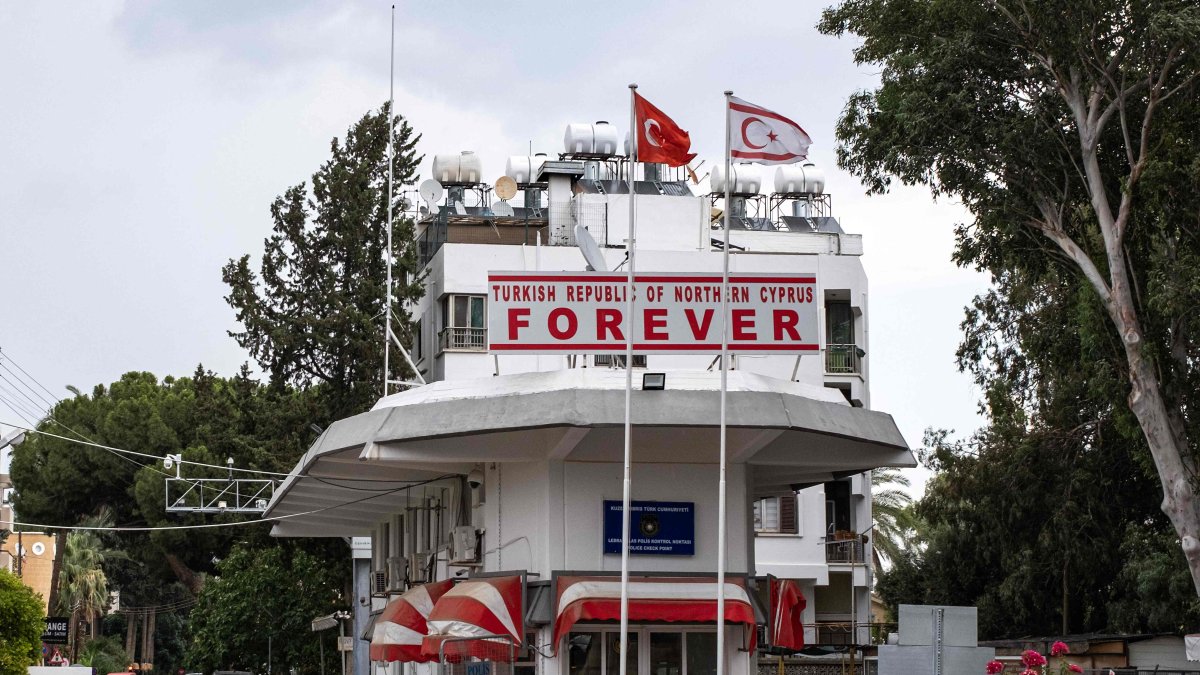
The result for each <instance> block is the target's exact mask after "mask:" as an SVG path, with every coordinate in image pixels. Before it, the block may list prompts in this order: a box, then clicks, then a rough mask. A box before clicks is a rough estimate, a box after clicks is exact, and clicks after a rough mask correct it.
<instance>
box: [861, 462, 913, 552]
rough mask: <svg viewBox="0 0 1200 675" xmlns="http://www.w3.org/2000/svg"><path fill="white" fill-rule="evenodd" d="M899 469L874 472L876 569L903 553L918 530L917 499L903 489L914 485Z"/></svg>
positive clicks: (872, 498) (873, 516) (873, 499)
mask: <svg viewBox="0 0 1200 675" xmlns="http://www.w3.org/2000/svg"><path fill="white" fill-rule="evenodd" d="M911 485H912V483H910V482H909V480H908V479H907V478H905V477H904V475H903V474H901V473H900V470H899V469H887V468H885V469H875V470H873V471H872V472H871V517H872V520H873V521H874V525H875V537H874V544H875V545H874V547H873V550H874V552H873V554H872V555H873V556H874V558H875V568H876V569H879V568H880V567H881V566H882V563H883V561H885V560H886V561H887V562H889V563H890V562H891V561H893V560H895V559H896V558H897V556H899V555H900V551H901V550H903V549H904V548H905V547H906V546H907V545H908V542H909V541H911V539H912V538H913V534H914V533H915V531H916V530H917V518H916V514H914V513H913V508H912V506H913V500H912V497H911V496H909V494H908V493H907V492H905V491H904V490H903V489H901V488H907V487H910V486H911Z"/></svg>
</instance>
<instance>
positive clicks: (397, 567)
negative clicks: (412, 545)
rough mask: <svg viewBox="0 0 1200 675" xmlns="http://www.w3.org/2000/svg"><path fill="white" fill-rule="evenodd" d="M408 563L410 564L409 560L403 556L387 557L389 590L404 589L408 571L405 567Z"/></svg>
mask: <svg viewBox="0 0 1200 675" xmlns="http://www.w3.org/2000/svg"><path fill="white" fill-rule="evenodd" d="M407 565H408V561H407V560H405V559H404V558H401V557H398V556H394V557H391V558H388V559H387V569H388V583H387V589H388V590H389V591H403V590H404V578H405V572H406V571H407V570H406V569H405V567H406V566H407Z"/></svg>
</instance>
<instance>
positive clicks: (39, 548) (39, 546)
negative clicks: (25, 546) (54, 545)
mask: <svg viewBox="0 0 1200 675" xmlns="http://www.w3.org/2000/svg"><path fill="white" fill-rule="evenodd" d="M30 548H32V549H33V554H34V555H42V554H43V553H45V552H46V545H45V544H43V543H42V542H40V541H36V542H34V543H33V546H31V547H30Z"/></svg>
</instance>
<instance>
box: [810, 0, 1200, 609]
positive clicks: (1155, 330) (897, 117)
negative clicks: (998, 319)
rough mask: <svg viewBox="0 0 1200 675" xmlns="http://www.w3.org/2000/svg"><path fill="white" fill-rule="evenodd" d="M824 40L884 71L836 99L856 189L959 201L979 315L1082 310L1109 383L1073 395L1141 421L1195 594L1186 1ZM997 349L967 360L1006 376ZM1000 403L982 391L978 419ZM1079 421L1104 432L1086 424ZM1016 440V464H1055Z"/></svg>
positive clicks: (1039, 11)
mask: <svg viewBox="0 0 1200 675" xmlns="http://www.w3.org/2000/svg"><path fill="white" fill-rule="evenodd" d="M820 28H821V30H823V31H824V32H826V33H830V34H843V33H852V34H854V35H857V36H859V37H860V38H861V39H862V42H861V44H860V46H859V47H858V48H857V49H856V51H855V58H856V60H857V61H858V62H859V63H863V64H871V65H872V66H875V67H878V68H880V69H881V81H880V85H879V87H878V88H876V89H874V90H873V91H864V92H860V93H858V94H856V95H854V96H853V97H852V98H851V99H850V101H849V103H848V104H847V107H846V111H845V113H844V115H843V117H842V119H841V121H840V123H839V125H838V136H839V138H840V139H841V140H842V142H843V145H842V147H840V148H839V151H838V153H839V154H838V160H839V164H840V165H841V166H843V167H845V168H848V169H850V170H851V171H853V172H855V173H857V174H858V175H860V176H861V177H862V178H863V180H864V181H865V183H866V185H867V187H868V189H869V190H871V191H875V192H881V191H885V190H886V189H887V187H888V185H889V183H890V181H891V180H893V179H899V180H901V181H903V182H905V183H909V184H925V185H928V186H930V187H931V188H932V189H933V191H934V192H935V194H945V195H950V196H952V197H954V198H956V199H958V200H960V201H961V202H962V203H963V204H964V206H965V207H966V208H967V209H968V210H969V211H970V213H971V216H972V220H971V222H969V223H967V224H966V225H963V226H961V227H960V228H959V229H958V232H957V237H958V246H957V251H956V260H957V261H958V262H959V263H960V264H964V265H974V266H976V267H977V268H979V269H984V270H988V271H990V272H992V274H993V275H994V276H995V277H996V279H997V289H996V291H995V293H994V294H992V295H990V296H987V297H984V298H981V299H980V301H979V303H977V305H981V307H978V309H980V311H986V310H987V309H988V307H987V305H993V306H997V307H999V306H1004V307H1007V308H1010V309H1011V310H1012V311H1011V312H1009V316H1010V317H1015V316H1017V315H1018V314H1020V313H1021V312H1024V311H1027V310H1028V309H1031V308H1032V309H1034V310H1037V309H1038V308H1040V307H1041V306H1042V298H1040V297H1039V294H1041V293H1043V292H1045V289H1047V288H1056V287H1062V288H1063V290H1062V292H1061V293H1060V294H1059V295H1058V296H1057V297H1055V298H1053V299H1052V300H1051V301H1052V302H1069V303H1074V304H1073V305H1072V306H1085V307H1087V308H1089V309H1090V315H1089V316H1088V317H1087V318H1088V319H1089V320H1090V323H1087V324H1080V325H1079V326H1078V327H1077V326H1075V325H1072V324H1071V323H1064V322H1058V323H1056V324H1055V326H1056V328H1057V330H1060V331H1061V330H1068V331H1074V330H1080V331H1082V332H1083V335H1082V336H1081V337H1082V338H1083V339H1084V340H1085V341H1086V342H1087V343H1094V344H1095V345H1097V346H1102V347H1105V349H1104V350H1102V351H1104V357H1107V358H1106V360H1105V361H1104V364H1105V365H1107V366H1110V367H1111V369H1110V370H1108V372H1107V373H1106V375H1107V377H1106V378H1104V379H1101V380H1098V381H1097V382H1095V383H1091V382H1086V383H1083V386H1084V388H1085V389H1087V390H1088V392H1087V393H1085V394H1084V395H1085V397H1087V398H1089V399H1092V400H1094V401H1097V402H1103V403H1105V404H1112V403H1113V399H1112V398H1111V393H1112V392H1113V388H1114V387H1115V388H1117V389H1119V390H1120V391H1121V392H1122V393H1123V394H1125V395H1126V399H1125V401H1124V405H1122V407H1124V408H1126V410H1127V411H1129V412H1130V413H1132V416H1131V417H1126V416H1125V415H1124V414H1123V413H1122V412H1118V411H1111V414H1110V415H1109V416H1108V421H1109V423H1110V424H1112V425H1115V426H1114V427H1107V429H1109V430H1123V429H1124V427H1125V425H1127V424H1128V423H1130V422H1134V423H1136V428H1137V429H1138V430H1139V432H1140V434H1141V435H1142V436H1143V437H1144V441H1145V445H1144V447H1145V448H1146V449H1147V450H1148V452H1147V453H1145V455H1144V457H1145V458H1146V459H1148V460H1149V463H1151V464H1152V465H1153V467H1154V474H1155V475H1156V476H1157V478H1158V480H1159V481H1160V484H1161V486H1162V494H1163V502H1162V509H1163V511H1164V513H1166V515H1167V516H1168V518H1169V519H1170V522H1171V524H1172V526H1173V528H1174V531H1175V534H1176V536H1177V538H1178V540H1179V542H1180V544H1181V549H1182V550H1183V551H1184V554H1185V556H1186V558H1187V560H1188V562H1189V565H1190V568H1191V574H1192V579H1193V585H1194V590H1198V591H1200V502H1197V500H1196V487H1197V484H1196V469H1197V448H1196V439H1197V437H1198V434H1200V429H1198V428H1197V427H1198V425H1200V419H1198V417H1197V416H1196V414H1195V410H1196V405H1197V400H1196V399H1197V396H1198V395H1200V394H1198V393H1197V392H1200V342H1198V341H1200V312H1196V311H1195V308H1196V306H1197V305H1200V284H1198V282H1197V280H1196V275H1195V274H1194V270H1195V269H1196V265H1197V263H1200V231H1198V228H1197V227H1196V223H1197V218H1198V214H1200V190H1197V189H1196V187H1197V185H1198V184H1200V161H1197V157H1198V156H1200V134H1197V133H1196V132H1197V127H1196V124H1197V120H1198V119H1200V96H1197V95H1196V88H1197V78H1198V75H1200V48H1198V47H1200V6H1198V5H1197V4H1196V3H1195V2H1191V1H1190V0H1147V1H1145V2H1129V1H1128V0H1088V1H1085V2H1077V1H1075V0H991V1H989V2H975V1H974V0H946V1H943V2H927V1H924V0H846V1H844V2H842V3H841V4H839V5H838V6H836V7H834V8H831V9H829V10H827V11H826V13H825V14H824V16H823V19H822V22H821V25H820ZM1048 300H1049V299H1048ZM996 326H997V327H998V328H1000V329H1001V330H1004V329H1006V328H1008V326H1007V325H1006V324H996ZM1006 337H1008V336H1006V335H1002V338H1006ZM1031 339H1032V340H1036V339H1037V338H1036V336H1031ZM1009 344H1010V343H1006V341H1005V339H997V340H994V341H992V342H987V341H985V342H983V343H981V347H980V349H981V351H977V352H976V354H975V355H976V356H978V357H979V358H981V359H985V360H991V359H997V360H995V361H993V362H992V367H993V368H995V369H997V372H1002V371H1003V369H1004V368H1007V367H1008V366H1009V365H1012V364H1014V363H1016V364H1018V365H1019V361H1020V359H1022V358H1023V356H1022V355H1021V351H1022V348H1023V347H1024V345H1021V346H1020V347H1018V348H1017V349H1015V350H1013V349H1010V348H1009V346H1008V345H1009ZM1008 357H1012V359H1014V360H1011V361H1006V360H1005V359H1006V358H1008ZM1024 376H1025V377H1027V380H1026V381H1025V382H1023V383H1022V382H1016V383H1015V384H1016V385H1018V386H1019V387H1025V388H1027V389H1028V388H1033V389H1036V388H1038V387H1039V386H1043V385H1042V384H1041V382H1042V381H1043V379H1044V378H1043V376H1042V374H1041V373H1040V372H1039V371H1038V370H1036V369H1031V370H1026V371H1025V374H1024ZM1095 390H1099V391H1095ZM1006 393H1007V392H1005V391H1003V390H998V391H995V392H989V404H992V405H996V404H999V403H1001V401H1000V399H1002V398H1003V397H1004V396H1005V395H1006ZM1015 393H1017V394H1019V393H1020V392H1019V391H1016V392H1015ZM1015 403H1018V404H1019V403H1020V400H1019V397H1018V399H1017V400H1016V401H1015ZM1005 405H1009V404H1005ZM1089 412H1091V411H1089ZM1004 415H1006V416H1007V415H1008V413H1007V412H1005V413H1004ZM1011 417H1012V419H1013V422H1014V423H1025V424H1036V420H1035V419H1033V418H1026V419H1025V420H1022V419H1021V418H1019V417H1016V416H1011ZM1078 423H1079V424H1084V425H1085V426H1084V427H1083V429H1082V430H1079V431H1081V432H1082V433H1086V434H1093V435H1094V434H1096V433H1098V430H1101V429H1105V428H1106V427H1104V423H1103V422H1098V421H1097V416H1096V415H1094V414H1090V415H1089V417H1088V418H1086V419H1080V420H1079V421H1078ZM1046 428H1051V427H1049V426H1047V427H1046ZM1056 428H1057V429H1059V430H1060V431H1066V430H1071V429H1074V427H1072V426H1062V427H1056ZM1026 431H1028V432H1030V433H1031V435H1030V436H1029V438H1028V439H1027V440H1028V441H1029V442H1030V443H1032V445H1028V446H1027V447H1029V449H1030V451H1031V452H1036V453H1043V452H1051V453H1052V452H1055V447H1056V446H1055V445H1054V444H1055V441H1054V440H1053V439H1052V438H1050V437H1049V436H1047V435H1046V434H1045V433H1043V432H1041V431H1039V430H1038V429H1036V428H1034V429H1027V430H1026ZM1076 435H1079V434H1078V433H1077V434H1076ZM1110 436H1111V433H1110ZM1045 443H1051V446H1052V447H1050V448H1046V447H1044V444H1045ZM1039 446H1042V447H1039ZM1058 450H1059V451H1063V449H1062V448H1058ZM1067 454H1068V455H1070V453H1067ZM1130 456H1132V455H1130ZM1039 459H1042V458H1039ZM1050 459H1053V460H1054V461H1055V462H1058V460H1059V458H1050ZM1138 461H1140V460H1138ZM1073 466H1074V465H1073V464H1068V465H1066V466H1065V467H1064V469H1071V468H1072V467H1073Z"/></svg>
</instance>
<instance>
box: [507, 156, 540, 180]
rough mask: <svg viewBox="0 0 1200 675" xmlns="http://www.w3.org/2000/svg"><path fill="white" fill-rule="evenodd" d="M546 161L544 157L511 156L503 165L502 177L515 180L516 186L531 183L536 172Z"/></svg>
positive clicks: (535, 176)
mask: <svg viewBox="0 0 1200 675" xmlns="http://www.w3.org/2000/svg"><path fill="white" fill-rule="evenodd" d="M545 161H546V156H545V155H536V156H534V157H529V156H528V155H513V156H512V157H509V158H508V162H507V163H505V165H504V175H505V176H508V177H509V178H511V179H513V180H515V181H516V182H517V185H524V184H526V183H532V182H533V181H534V180H535V179H536V178H537V173H538V170H540V169H541V168H542V164H543V163H544V162H545Z"/></svg>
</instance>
